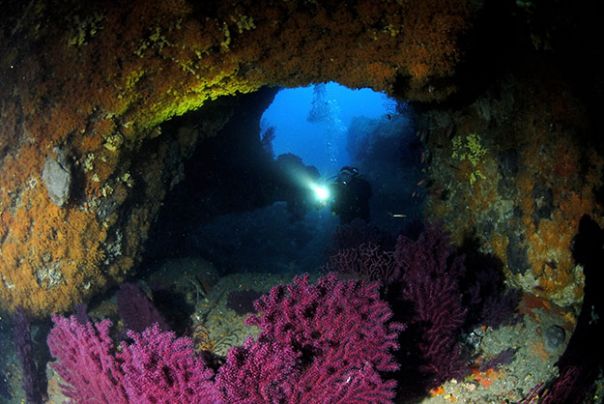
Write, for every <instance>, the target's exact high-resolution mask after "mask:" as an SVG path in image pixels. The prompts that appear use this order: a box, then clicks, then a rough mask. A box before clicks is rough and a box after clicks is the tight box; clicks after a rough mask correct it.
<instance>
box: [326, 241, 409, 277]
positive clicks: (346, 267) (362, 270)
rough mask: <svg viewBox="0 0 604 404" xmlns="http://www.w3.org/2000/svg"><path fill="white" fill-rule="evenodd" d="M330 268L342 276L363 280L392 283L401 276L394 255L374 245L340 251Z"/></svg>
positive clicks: (332, 259) (334, 257) (331, 258)
mask: <svg viewBox="0 0 604 404" xmlns="http://www.w3.org/2000/svg"><path fill="white" fill-rule="evenodd" d="M328 268H329V269H330V270H333V271H335V272H339V273H342V274H354V275H356V276H358V277H360V278H363V279H369V280H372V281H380V282H382V283H383V284H384V285H387V284H389V283H391V282H392V281H393V280H395V279H396V278H397V277H398V276H399V275H398V271H397V266H396V265H395V262H394V256H393V253H392V252H390V251H384V250H383V249H382V248H381V247H380V246H378V245H377V244H373V243H364V244H361V245H359V246H357V247H354V248H345V249H341V250H339V251H338V252H337V253H336V254H335V255H333V256H331V257H330V258H329V264H328Z"/></svg>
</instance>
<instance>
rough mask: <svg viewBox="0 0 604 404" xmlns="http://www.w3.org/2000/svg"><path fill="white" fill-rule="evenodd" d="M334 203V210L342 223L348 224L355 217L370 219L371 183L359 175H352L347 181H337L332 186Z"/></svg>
mask: <svg viewBox="0 0 604 404" xmlns="http://www.w3.org/2000/svg"><path fill="white" fill-rule="evenodd" d="M332 192H333V193H334V203H333V205H332V208H331V209H332V211H333V212H334V213H335V214H337V215H338V216H339V217H340V223H342V224H347V223H350V222H352V221H353V220H354V219H363V220H365V221H369V198H371V195H372V192H371V185H370V184H369V182H368V181H367V180H365V179H364V178H362V177H360V176H359V175H354V176H350V177H348V178H347V179H346V181H336V182H335V183H334V184H333V186H332Z"/></svg>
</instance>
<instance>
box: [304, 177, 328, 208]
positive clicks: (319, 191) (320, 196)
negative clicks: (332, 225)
mask: <svg viewBox="0 0 604 404" xmlns="http://www.w3.org/2000/svg"><path fill="white" fill-rule="evenodd" d="M308 186H309V188H310V189H311V190H312V191H313V192H314V194H315V199H316V200H317V201H318V202H319V203H321V204H323V205H324V204H326V203H327V202H328V201H329V198H330V197H331V193H330V192H329V188H327V186H326V185H324V184H317V183H315V182H310V183H309V184H308Z"/></svg>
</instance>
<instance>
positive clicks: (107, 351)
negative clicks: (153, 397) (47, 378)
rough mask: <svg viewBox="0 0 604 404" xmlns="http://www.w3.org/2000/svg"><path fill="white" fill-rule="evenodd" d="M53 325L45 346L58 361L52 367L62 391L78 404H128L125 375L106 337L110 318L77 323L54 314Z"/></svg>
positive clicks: (111, 342)
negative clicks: (94, 321) (60, 380)
mask: <svg viewBox="0 0 604 404" xmlns="http://www.w3.org/2000/svg"><path fill="white" fill-rule="evenodd" d="M52 320H53V322H54V323H55V326H54V327H53V329H52V330H51V331H50V334H49V335H48V347H49V348H50V353H51V354H52V356H54V357H55V358H57V359H58V360H57V362H55V363H53V364H52V367H53V369H54V370H55V371H56V372H57V373H58V374H59V375H60V376H61V378H62V379H63V381H64V382H65V383H66V384H64V385H62V386H61V388H62V390H63V394H65V396H67V397H69V398H71V399H72V400H74V401H75V402H77V403H112V404H122V403H123V404H128V402H129V401H128V396H127V395H126V391H125V390H124V376H123V373H122V372H121V369H120V366H119V364H118V362H116V360H115V358H114V356H113V353H114V351H115V349H114V345H113V341H111V338H110V337H109V329H110V328H111V321H109V320H103V321H101V322H100V323H96V324H94V323H91V322H89V323H86V324H80V322H78V320H77V319H76V318H75V317H74V316H71V317H69V318H65V317H59V316H53V318H52Z"/></svg>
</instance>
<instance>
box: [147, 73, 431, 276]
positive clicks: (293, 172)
mask: <svg viewBox="0 0 604 404" xmlns="http://www.w3.org/2000/svg"><path fill="white" fill-rule="evenodd" d="M414 119H415V117H414V113H413V110H412V109H411V108H410V107H409V106H408V105H407V104H406V103H404V102H397V101H395V100H394V99H391V98H388V97H387V96H386V95H385V94H383V93H378V92H374V91H373V90H370V89H361V90H352V89H349V88H347V87H345V86H342V85H340V84H337V83H333V82H332V83H323V84H315V85H311V86H306V87H300V88H293V89H289V88H287V89H275V88H263V89H261V90H260V91H258V92H255V93H252V94H244V95H238V96H232V97H226V98H221V99H219V100H217V101H215V102H213V103H211V104H209V105H206V106H204V107H203V108H201V109H200V110H197V111H194V112H190V113H188V114H186V115H185V116H183V117H180V118H177V119H173V120H171V121H169V122H167V123H166V124H164V125H163V127H162V133H164V134H169V133H178V132H179V131H181V132H182V131H185V130H196V131H199V132H200V133H199V138H200V140H199V142H198V145H197V146H196V149H195V151H194V152H193V154H192V156H191V157H190V158H189V160H188V161H187V162H186V163H185V164H184V166H183V170H182V177H181V179H182V181H181V182H180V183H178V184H177V185H175V186H174V188H173V189H172V191H171V192H170V193H169V194H168V197H167V199H166V200H165V202H164V207H163V209H162V210H161V212H160V215H159V218H158V221H157V224H156V225H155V230H154V232H153V233H152V235H151V237H150V239H149V241H148V247H147V248H146V254H145V257H144V261H143V263H142V265H141V266H142V267H144V268H154V267H157V265H158V263H159V262H162V261H163V260H165V259H174V258H182V257H192V256H194V257H203V259H204V260H208V261H210V262H212V263H213V264H214V265H215V266H216V267H217V268H220V270H219V272H221V273H225V274H228V273H234V272H270V273H302V272H315V271H317V270H318V269H320V268H321V267H322V266H323V265H324V264H325V263H326V261H327V258H328V257H329V254H330V253H332V252H333V251H332V248H333V243H334V240H333V238H334V234H335V233H336V232H337V229H338V227H339V225H340V224H341V223H340V222H341V220H340V219H341V218H340V217H339V216H338V215H337V214H336V213H334V208H333V204H334V196H333V195H330V196H329V198H330V199H329V200H327V201H318V200H317V199H315V195H314V192H313V186H315V184H317V185H319V186H326V188H328V189H329V188H330V187H332V186H333V184H334V182H337V178H338V171H339V170H340V168H342V167H344V166H354V168H355V169H357V170H358V172H359V173H360V175H361V176H362V177H363V178H364V179H366V180H367V181H368V182H369V184H370V186H371V196H370V198H369V202H370V207H369V209H370V218H369V220H368V221H367V222H368V223H370V224H371V225H372V226H375V227H376V228H380V229H381V230H382V231H384V232H386V233H389V234H390V235H391V237H392V238H394V237H396V235H397V234H399V233H400V232H401V231H403V232H404V231H405V229H406V228H407V227H408V226H410V225H411V226H413V224H414V223H415V220H416V219H419V218H420V216H421V214H422V200H423V195H422V189H421V187H418V186H417V183H418V181H419V180H420V179H421V176H422V172H421V170H422V161H421V159H422V157H421V145H420V142H419V139H417V137H416V134H415V130H414ZM301 178H304V179H303V180H302V179H301Z"/></svg>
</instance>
